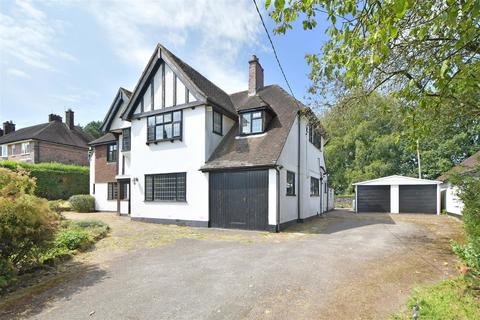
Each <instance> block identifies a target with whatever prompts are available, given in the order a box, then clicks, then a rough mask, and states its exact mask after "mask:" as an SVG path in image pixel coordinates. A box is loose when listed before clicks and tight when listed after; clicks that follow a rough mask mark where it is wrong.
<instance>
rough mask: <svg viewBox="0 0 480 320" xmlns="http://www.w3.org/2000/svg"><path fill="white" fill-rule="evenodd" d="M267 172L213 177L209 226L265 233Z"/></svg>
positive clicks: (211, 181)
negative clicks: (262, 231) (263, 231)
mask: <svg viewBox="0 0 480 320" xmlns="http://www.w3.org/2000/svg"><path fill="white" fill-rule="evenodd" d="M267 219H268V171H267V170H251V171H235V172H211V173H210V226H212V227H218V228H237V229H251V230H265V229H266V228H267V224H268V222H267V221H268V220H267Z"/></svg>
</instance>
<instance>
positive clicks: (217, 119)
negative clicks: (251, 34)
mask: <svg viewBox="0 0 480 320" xmlns="http://www.w3.org/2000/svg"><path fill="white" fill-rule="evenodd" d="M248 85H249V86H248V90H247V91H242V92H238V93H234V94H231V95H229V94H227V93H225V92H224V91H223V90H222V89H220V88H219V87H217V86H216V85H215V84H213V83H212V82H210V81H209V80H208V79H206V78H205V77H204V76H202V75H201V74H200V73H198V72H197V71H196V70H194V69H193V68H192V67H190V66H189V65H187V64H186V63H185V62H183V61H182V60H180V59H179V58H178V57H177V56H175V55H174V54H172V53H171V52H170V51H169V50H167V49H166V48H165V47H163V46H162V45H158V46H157V47H156V49H155V51H154V53H153V55H152V57H151V58H150V60H149V62H148V64H147V66H146V68H145V70H144V72H143V74H142V75H141V77H140V80H139V81H138V84H137V86H136V87H135V89H134V90H133V92H129V91H128V90H126V89H123V88H120V89H119V91H118V93H117V95H116V97H115V99H114V101H113V103H112V105H111V107H110V109H109V110H108V113H107V115H106V117H105V121H104V123H103V127H102V129H103V131H104V132H106V134H105V135H104V136H102V137H100V138H99V139H97V140H95V141H93V142H91V143H90V146H91V148H92V150H91V157H90V166H91V167H90V168H91V170H90V172H91V177H90V178H91V194H92V195H94V196H95V199H96V204H95V205H96V209H97V210H106V211H117V212H118V213H120V214H128V215H130V216H131V218H132V219H135V220H144V221H152V222H159V223H174V224H181V225H192V226H210V227H221V228H242V229H257V230H276V231H278V230H280V229H281V228H283V227H285V226H286V225H288V224H290V223H293V222H297V221H303V220H304V219H307V218H310V217H313V216H316V215H318V214H319V213H322V212H325V211H326V210H328V209H330V208H332V207H333V190H331V189H329V188H328V187H327V182H328V181H327V175H326V167H325V162H324V157H323V146H324V144H325V132H324V130H323V128H322V127H321V125H320V123H319V122H318V120H317V119H316V117H315V116H314V115H313V113H312V111H311V110H310V109H308V108H307V107H305V106H304V105H302V104H301V103H300V102H298V101H296V100H295V99H294V98H293V97H292V96H290V95H289V94H288V93H287V92H285V91H284V90H283V89H282V88H281V87H279V86H276V85H270V86H264V84H263V68H262V67H261V65H260V63H259V61H258V59H257V58H256V57H255V56H253V58H252V60H251V61H250V62H249V84H248Z"/></svg>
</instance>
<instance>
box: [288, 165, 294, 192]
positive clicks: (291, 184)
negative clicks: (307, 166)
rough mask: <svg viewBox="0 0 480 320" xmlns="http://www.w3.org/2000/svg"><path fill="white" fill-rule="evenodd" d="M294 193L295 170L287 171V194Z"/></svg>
mask: <svg viewBox="0 0 480 320" xmlns="http://www.w3.org/2000/svg"><path fill="white" fill-rule="evenodd" d="M294 195H295V172H292V171H287V196H294Z"/></svg>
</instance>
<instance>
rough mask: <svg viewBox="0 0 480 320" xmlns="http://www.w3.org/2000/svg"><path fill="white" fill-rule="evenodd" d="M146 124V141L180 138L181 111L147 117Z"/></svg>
mask: <svg viewBox="0 0 480 320" xmlns="http://www.w3.org/2000/svg"><path fill="white" fill-rule="evenodd" d="M147 124H148V128H147V142H156V141H162V140H175V139H182V111H174V112H167V113H162V114H160V115H157V116H152V117H148V119H147Z"/></svg>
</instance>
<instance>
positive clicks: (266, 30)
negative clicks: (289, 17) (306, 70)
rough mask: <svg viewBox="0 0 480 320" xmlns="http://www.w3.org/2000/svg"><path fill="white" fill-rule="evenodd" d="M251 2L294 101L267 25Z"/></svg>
mask: <svg viewBox="0 0 480 320" xmlns="http://www.w3.org/2000/svg"><path fill="white" fill-rule="evenodd" d="M252 2H253V4H254V5H255V8H256V9H257V13H258V17H259V18H260V21H262V25H263V29H265V33H266V34H267V37H268V40H269V41H270V45H271V46H272V49H273V54H274V55H275V59H277V63H278V67H279V68H280V71H281V72H282V75H283V78H284V79H285V82H286V84H287V87H288V89H289V90H290V94H291V95H292V97H293V98H294V99H295V102H296V101H297V98H295V95H294V94H293V90H292V87H290V83H289V82H288V79H287V76H286V75H285V72H284V71H283V67H282V64H281V63H280V59H278V54H277V50H276V49H275V45H274V44H273V41H272V38H271V37H270V33H269V32H268V29H267V26H266V25H265V21H264V20H263V17H262V14H261V13H260V9H258V5H257V1H256V0H252Z"/></svg>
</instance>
